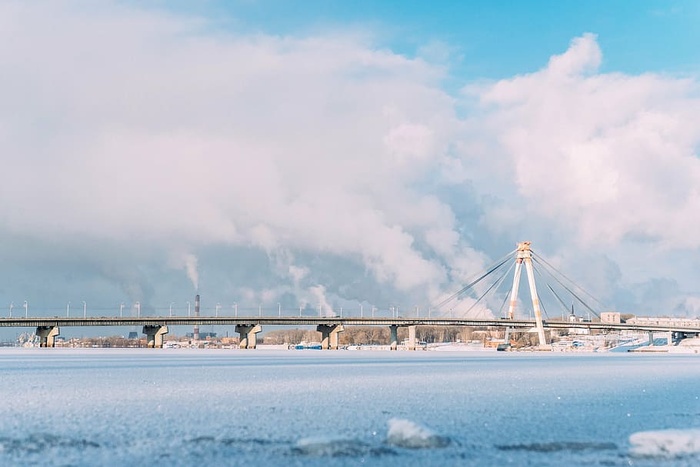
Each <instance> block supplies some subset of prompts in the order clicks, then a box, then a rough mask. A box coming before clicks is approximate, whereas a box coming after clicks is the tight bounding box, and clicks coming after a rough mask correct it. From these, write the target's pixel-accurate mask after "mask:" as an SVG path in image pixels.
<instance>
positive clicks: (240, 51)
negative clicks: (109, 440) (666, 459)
mask: <svg viewBox="0 0 700 467" xmlns="http://www.w3.org/2000/svg"><path fill="white" fill-rule="evenodd" d="M699 23H700V4H698V3H697V2H694V1H677V2H674V1H669V2H666V1H663V2H662V1H640V2H636V1H620V2H554V1H548V2H522V3H516V2H512V4H508V3H496V2H487V1H483V2H480V1H477V2H447V1H443V2H418V1H402V2H398V1H397V2H370V1H360V2H342V1H320V0H319V1H315V0H314V1H308V2H282V1H266V0H260V1H255V0H241V1H229V2H223V1H221V2H218V1H208V2H201V3H199V4H198V5H197V6H196V7H192V6H191V5H190V4H189V2H172V3H169V2H160V1H152V2H126V1H124V2H109V1H104V2H84V1H65V2H41V1H39V2H22V1H6V2H1V3H0V44H2V45H0V69H1V72H0V98H1V101H2V103H3V105H2V106H1V107H0V161H2V167H3V168H4V170H3V174H4V178H3V182H2V183H0V199H2V202H1V203H0V220H1V221H2V222H0V239H1V243H0V245H1V246H0V252H1V253H0V258H2V265H1V266H0V280H1V282H0V315H3V316H5V315H6V313H7V312H8V307H9V304H10V303H11V302H12V303H13V304H14V307H15V313H18V312H19V313H21V312H22V311H23V309H22V304H23V301H24V300H27V301H28V302H29V303H30V310H31V311H36V313H39V310H42V312H43V313H44V314H48V315H54V314H62V313H63V312H65V307H66V304H67V303H68V302H71V304H72V305H71V306H73V307H74V309H76V312H77V310H81V309H82V302H83V301H85V302H86V303H88V308H89V309H90V310H91V311H92V312H93V313H94V314H108V313H109V312H110V311H111V312H118V310H119V304H120V303H125V304H126V307H127V308H130V307H131V306H132V304H133V303H135V302H136V301H139V302H140V303H141V304H142V310H143V311H144V313H150V314H152V313H153V312H154V308H159V309H160V310H163V309H167V308H168V306H169V305H170V304H171V303H173V304H174V306H175V308H176V310H177V311H178V313H180V314H181V313H182V312H183V311H186V301H188V300H189V301H190V302H192V301H193V297H194V294H195V289H196V287H198V289H199V291H200V293H201V294H202V296H203V305H204V306H205V307H208V308H209V309H213V307H214V305H215V304H216V303H220V304H221V305H222V308H223V309H225V310H227V311H229V312H230V310H231V308H232V304H233V303H237V304H239V305H240V306H241V307H245V306H247V307H258V306H265V307H266V308H268V309H273V308H274V309H277V307H278V305H277V304H278V303H279V304H280V306H282V307H284V308H285V309H298V307H299V306H302V307H305V306H308V307H310V308H312V309H317V308H318V307H319V306H321V307H322V309H324V310H330V309H331V308H333V309H336V310H337V309H338V308H339V307H341V306H342V307H344V308H345V309H346V310H356V309H357V308H359V306H360V305H361V304H362V305H363V306H365V307H370V306H379V307H385V308H388V306H400V307H402V308H403V309H406V308H412V307H414V306H421V307H426V306H427V305H428V304H429V303H435V302H437V301H439V299H440V298H441V297H444V296H445V295H446V294H450V293H452V292H454V291H455V290H458V289H459V288H461V286H462V285H463V284H465V283H466V282H467V281H468V280H469V279H470V278H472V277H473V276H474V274H476V273H477V272H479V271H481V270H483V269H484V268H485V267H486V266H487V265H488V264H490V263H492V262H493V261H494V260H496V259H497V258H499V257H501V256H502V255H503V254H505V253H507V252H508V251H510V250H512V249H513V248H514V247H515V244H516V243H517V242H519V241H522V240H531V241H532V242H533V248H534V249H535V250H536V251H538V252H539V253H540V254H541V255H543V256H545V257H547V258H549V260H550V262H553V263H554V264H556V265H557V266H558V267H559V268H560V269H561V270H563V271H565V272H566V273H567V275H569V276H570V277H571V278H573V279H575V280H576V281H577V282H578V283H580V284H581V285H582V286H583V287H585V288H586V289H587V290H588V291H589V292H591V293H592V294H593V295H595V296H596V297H598V298H599V299H600V300H601V301H602V302H603V303H604V304H605V305H606V306H607V308H609V309H615V310H618V311H621V312H623V313H638V314H677V315H691V316H695V315H697V314H698V312H699V311H700V282H699V281H698V280H697V277H698V275H699V274H700V257H699V255H698V253H699V248H700V217H699V216H698V213H700V188H698V187H700V160H699V159H698V156H699V155H700V126H699V125H698V124H697V122H698V117H699V116H700V93H699V90H700V87H699V83H700V81H699V76H700V52H698V48H697V44H698V43H700V32H699V31H698V28H697V24H699ZM470 303H471V300H470V299H467V300H465V302H464V303H463V304H462V305H461V308H458V309H457V311H459V309H462V310H465V309H467V308H468V307H469V305H470ZM3 309H4V310H5V311H4V312H3V311H2V310H3ZM366 309H367V308H366ZM99 310H103V311H99ZM161 312H162V311H161ZM481 312H482V313H483V312H488V310H481ZM36 313H34V314H36ZM30 314H32V313H30Z"/></svg>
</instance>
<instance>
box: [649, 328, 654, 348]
mask: <svg viewBox="0 0 700 467" xmlns="http://www.w3.org/2000/svg"><path fill="white" fill-rule="evenodd" d="M653 346H654V331H649V347H653Z"/></svg>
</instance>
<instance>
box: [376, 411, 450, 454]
mask: <svg viewBox="0 0 700 467" xmlns="http://www.w3.org/2000/svg"><path fill="white" fill-rule="evenodd" d="M388 424H389V432H388V433H387V437H386V442H387V443H388V444H391V445H393V446H398V447H401V448H410V449H426V448H441V447H445V446H447V445H448V444H450V439H449V438H446V437H444V436H440V435H438V434H436V433H434V432H433V431H432V430H430V429H428V428H426V427H424V426H421V425H418V424H417V423H415V422H412V421H410V420H405V419H402V418H392V419H391V420H389V422H388Z"/></svg>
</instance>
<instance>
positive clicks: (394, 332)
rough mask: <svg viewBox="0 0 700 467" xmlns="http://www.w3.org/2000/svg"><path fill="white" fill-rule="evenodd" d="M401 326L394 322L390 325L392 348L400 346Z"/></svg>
mask: <svg viewBox="0 0 700 467" xmlns="http://www.w3.org/2000/svg"><path fill="white" fill-rule="evenodd" d="M398 329H399V327H398V326H397V325H395V324H392V325H391V326H389V331H390V333H391V338H390V339H389V342H390V344H389V348H390V349H391V350H396V349H397V348H398V347H399V333H398Z"/></svg>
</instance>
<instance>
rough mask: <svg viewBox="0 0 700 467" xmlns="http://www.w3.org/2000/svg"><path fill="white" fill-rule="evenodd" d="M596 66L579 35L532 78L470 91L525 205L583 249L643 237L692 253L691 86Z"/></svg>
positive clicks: (596, 54) (697, 228)
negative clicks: (566, 228) (569, 231)
mask: <svg viewBox="0 0 700 467" xmlns="http://www.w3.org/2000/svg"><path fill="white" fill-rule="evenodd" d="M600 60H601V59H600V50H599V48H598V46H597V44H596V41H595V37H594V36H592V35H584V36H582V37H580V38H577V39H575V40H574V41H572V45H571V47H570V48H569V50H567V51H566V52H565V53H564V54H562V55H557V56H554V57H552V58H551V59H550V61H549V64H548V66H547V67H545V68H544V69H542V70H540V71H538V72H536V73H533V74H530V75H525V76H518V77H515V78H512V79H509V80H503V81H500V82H496V83H493V84H491V85H488V86H483V87H481V88H480V89H478V90H476V91H475V90H474V89H472V90H471V91H470V92H478V93H479V97H480V98H481V103H482V105H483V106H484V112H485V116H486V123H485V125H486V126H487V127H488V129H489V131H490V132H491V133H492V134H494V135H495V139H497V140H498V141H499V143H500V146H501V147H500V148H499V151H500V152H501V154H502V155H503V157H506V158H507V159H508V160H510V162H511V164H512V165H513V168H514V180H513V182H514V183H515V186H516V187H517V190H518V194H519V195H520V196H522V197H523V200H522V201H521V202H522V203H523V205H524V206H526V207H527V209H528V210H530V211H532V212H535V213H538V214H539V215H542V216H545V217H548V218H550V219H557V220H559V221H561V222H564V223H568V224H569V225H572V226H573V230H574V231H575V232H576V237H577V239H578V240H579V241H580V242H583V243H585V244H594V243H598V244H605V245H615V244H617V243H618V242H621V241H623V240H624V239H625V238H626V237H628V236H642V237H647V238H651V239H654V241H655V242H657V243H658V244H659V245H662V244H663V245H665V246H668V247H678V248H685V247H690V248H697V247H698V246H700V235H698V234H700V221H699V220H698V218H697V216H694V215H693V214H692V213H693V212H698V209H700V204H698V203H699V202H700V198H699V197H698V189H697V187H698V186H700V160H699V159H698V144H699V143H700V130H698V128H697V126H696V125H694V123H693V116H694V115H698V112H700V99H698V85H697V83H696V82H693V81H688V80H681V79H676V78H672V77H665V76H657V75H641V76H626V75H621V74H600V73H597V72H596V71H597V70H596V67H597V66H598V65H599V64H600ZM491 149H493V148H491Z"/></svg>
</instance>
